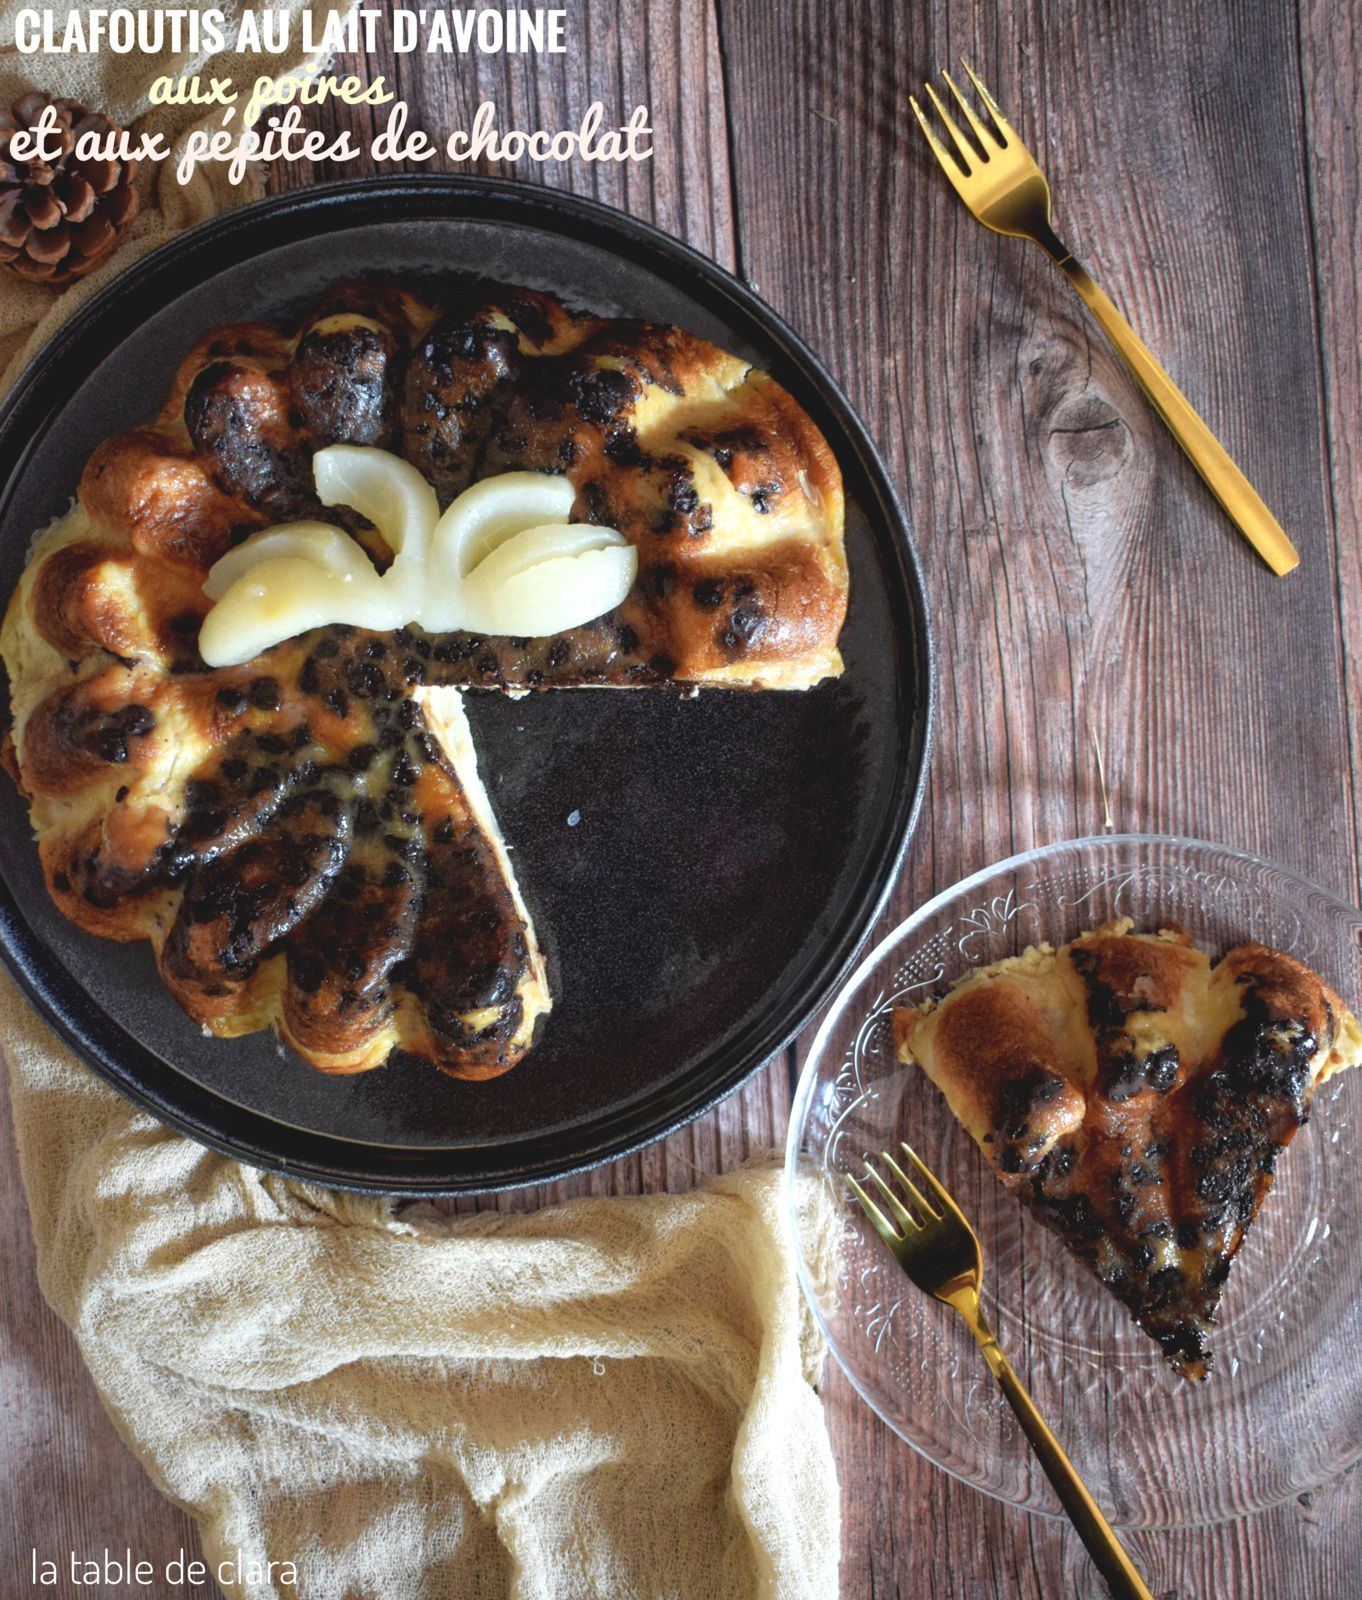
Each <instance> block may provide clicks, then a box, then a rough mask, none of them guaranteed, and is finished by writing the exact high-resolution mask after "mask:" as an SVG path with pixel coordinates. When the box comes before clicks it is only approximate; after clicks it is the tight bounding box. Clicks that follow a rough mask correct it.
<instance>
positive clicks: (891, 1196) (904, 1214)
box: [865, 1161, 922, 1235]
mask: <svg viewBox="0 0 1362 1600" xmlns="http://www.w3.org/2000/svg"><path fill="white" fill-rule="evenodd" d="M865 1175H866V1177H867V1178H869V1179H870V1181H871V1183H873V1184H874V1185H875V1187H876V1188H877V1189H878V1190H879V1191H880V1193H881V1194H882V1195H883V1196H884V1199H885V1203H886V1204H887V1205H888V1207H889V1210H890V1211H891V1212H892V1214H893V1216H894V1220H895V1221H896V1222H897V1223H898V1225H899V1227H901V1228H902V1229H903V1231H904V1234H905V1235H907V1234H910V1233H916V1232H917V1231H918V1229H919V1228H920V1227H921V1226H922V1224H921V1223H920V1222H919V1221H918V1220H917V1218H916V1217H915V1216H914V1215H913V1213H912V1212H911V1211H909V1209H908V1207H907V1206H906V1205H904V1203H903V1201H902V1200H901V1199H900V1198H899V1196H898V1195H896V1194H895V1193H894V1191H893V1190H892V1189H891V1188H890V1187H889V1185H888V1184H887V1183H886V1182H885V1181H884V1179H883V1178H882V1177H881V1176H880V1174H879V1172H878V1171H876V1169H875V1168H874V1167H872V1166H871V1165H870V1163H869V1162H868V1161H867V1162H866V1164H865Z"/></svg>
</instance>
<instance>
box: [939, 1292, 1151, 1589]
mask: <svg viewBox="0 0 1362 1600" xmlns="http://www.w3.org/2000/svg"><path fill="white" fill-rule="evenodd" d="M966 1319H967V1321H968V1322H969V1325H970V1327H971V1329H972V1330H973V1332H974V1337H975V1338H976V1339H977V1340H978V1341H979V1346H980V1348H981V1349H982V1350H983V1352H984V1359H985V1360H986V1361H987V1362H988V1364H989V1366H990V1367H991V1368H992V1370H993V1376H994V1377H995V1378H996V1379H997V1380H998V1382H999V1384H1000V1385H1001V1386H1002V1391H1003V1393H1004V1394H1005V1395H1006V1396H1007V1403H1008V1404H1009V1405H1010V1406H1011V1407H1012V1409H1013V1411H1015V1412H1016V1414H1017V1421H1018V1422H1020V1423H1021V1425H1022V1431H1023V1432H1024V1433H1025V1435H1026V1437H1027V1438H1028V1439H1029V1440H1030V1441H1031V1448H1032V1449H1033V1450H1034V1451H1035V1452H1036V1457H1037V1459H1038V1460H1039V1462H1040V1464H1041V1466H1042V1467H1044V1469H1045V1476H1046V1477H1047V1478H1048V1479H1049V1480H1050V1482H1051V1483H1052V1484H1053V1485H1054V1488H1055V1493H1056V1494H1057V1495H1058V1496H1059V1498H1060V1501H1061V1503H1062V1504H1063V1506H1064V1509H1065V1511H1067V1512H1068V1513H1069V1520H1070V1521H1071V1522H1072V1523H1073V1525H1074V1527H1075V1528H1076V1529H1077V1530H1078V1536H1079V1538H1080V1539H1082V1541H1083V1543H1084V1546H1085V1547H1086V1548H1087V1552H1088V1554H1089V1555H1090V1556H1091V1557H1092V1559H1093V1561H1094V1562H1095V1563H1096V1566H1097V1570H1098V1571H1099V1572H1100V1573H1101V1574H1102V1576H1103V1577H1104V1578H1105V1579H1106V1580H1107V1587H1108V1588H1109V1589H1110V1590H1111V1592H1112V1594H1113V1595H1114V1596H1115V1597H1116V1600H1154V1597H1153V1595H1152V1594H1151V1593H1150V1592H1149V1590H1148V1589H1147V1588H1146V1587H1145V1582H1144V1579H1143V1578H1141V1576H1140V1574H1139V1573H1138V1572H1137V1571H1136V1570H1135V1567H1134V1564H1133V1563H1132V1562H1131V1559H1130V1557H1129V1556H1128V1555H1127V1554H1126V1553H1125V1550H1124V1549H1123V1548H1122V1545H1121V1541H1120V1540H1119V1539H1118V1538H1117V1537H1116V1535H1115V1533H1114V1532H1113V1531H1112V1527H1111V1524H1110V1523H1109V1522H1108V1521H1107V1519H1106V1518H1105V1517H1104V1516H1103V1515H1102V1513H1101V1511H1100V1510H1099V1509H1098V1506H1097V1502H1096V1501H1095V1500H1094V1499H1093V1497H1092V1496H1091V1495H1090V1494H1089V1493H1088V1491H1087V1489H1086V1487H1085V1486H1084V1483H1083V1480H1082V1478H1080V1477H1079V1476H1078V1473H1077V1472H1076V1471H1075V1470H1074V1464H1073V1462H1072V1461H1070V1460H1069V1458H1068V1456H1066V1455H1065V1454H1064V1451H1063V1449H1062V1448H1061V1447H1060V1443H1059V1440H1058V1439H1056V1438H1055V1436H1054V1434H1053V1433H1051V1432H1050V1430H1049V1428H1048V1427H1047V1426H1046V1425H1045V1419H1044V1418H1043V1417H1042V1416H1041V1414H1040V1412H1039V1411H1037V1410H1036V1405H1035V1402H1034V1401H1033V1400H1032V1398H1031V1396H1030V1395H1029V1394H1027V1392H1026V1387H1025V1385H1024V1384H1023V1383H1022V1381H1021V1379H1020V1378H1019V1377H1018V1376H1017V1374H1016V1373H1015V1372H1014V1371H1013V1370H1012V1364H1011V1362H1010V1361H1009V1360H1008V1359H1007V1357H1006V1356H1005V1355H1004V1354H1003V1352H1002V1350H1001V1349H1000V1348H999V1345H998V1341H997V1340H996V1339H995V1338H994V1337H993V1331H992V1329H991V1328H990V1327H989V1326H988V1324H987V1323H986V1322H985V1321H984V1318H983V1314H982V1312H980V1311H979V1310H978V1308H977V1306H976V1307H974V1308H971V1310H969V1311H967V1313H966Z"/></svg>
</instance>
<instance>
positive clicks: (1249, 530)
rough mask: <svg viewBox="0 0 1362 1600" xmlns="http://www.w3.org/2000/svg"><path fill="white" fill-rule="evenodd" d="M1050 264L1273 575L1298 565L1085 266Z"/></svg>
mask: <svg viewBox="0 0 1362 1600" xmlns="http://www.w3.org/2000/svg"><path fill="white" fill-rule="evenodd" d="M1051 253H1052V255H1053V254H1054V252H1051ZM1056 265H1057V266H1058V267H1059V270H1060V271H1061V272H1062V273H1063V274H1064V276H1065V277H1066V278H1067V279H1068V280H1069V282H1070V283H1071V284H1073V286H1074V288H1075V289H1076V290H1077V291H1078V294H1079V297H1080V298H1081V299H1082V301H1083V303H1084V305H1086V306H1087V308H1088V310H1089V311H1091V312H1092V314H1093V316H1094V317H1096V319H1097V321H1098V322H1099V323H1100V324H1101V325H1102V331H1103V332H1104V333H1105V334H1106V336H1107V337H1108V338H1109V339H1110V340H1111V342H1112V343H1113V344H1114V345H1115V346H1116V349H1117V351H1118V352H1119V353H1120V355H1121V356H1122V357H1123V358H1124V360H1125V363H1126V365H1127V366H1128V367H1129V368H1130V370H1131V372H1132V373H1134V375H1135V381H1136V382H1137V383H1138V384H1139V385H1140V387H1141V388H1142V389H1143V390H1144V392H1145V394H1146V395H1147V396H1148V397H1149V401H1150V404H1151V405H1152V406H1153V407H1154V409H1155V411H1157V412H1158V414H1159V415H1160V416H1161V417H1162V418H1163V420H1164V421H1165V422H1166V423H1167V424H1168V429H1169V432H1170V433H1171V434H1172V435H1173V437H1174V438H1175V439H1176V440H1177V442H1178V443H1179V444H1180V445H1181V446H1182V448H1183V449H1184V450H1185V451H1186V452H1187V454H1188V456H1190V457H1191V461H1192V465H1193V466H1194V467H1195V468H1196V469H1197V471H1198V472H1199V473H1200V474H1201V476H1202V477H1203V478H1204V479H1205V480H1206V483H1207V484H1208V485H1209V487H1210V490H1211V493H1212V494H1213V495H1214V496H1215V497H1216V499H1217V500H1219V502H1220V504H1221V505H1222V506H1223V507H1224V508H1225V511H1226V513H1227V514H1228V516H1229V518H1230V520H1231V521H1232V522H1233V523H1234V524H1235V526H1236V527H1237V528H1238V529H1239V531H1240V533H1242V534H1243V535H1244V537H1245V538H1246V539H1247V540H1248V542H1249V543H1250V544H1251V545H1252V546H1253V548H1254V549H1255V550H1256V551H1257V552H1258V554H1259V555H1260V556H1262V558H1263V560H1264V561H1266V562H1267V564H1268V566H1269V567H1271V568H1272V570H1273V571H1274V572H1275V573H1276V574H1277V576H1278V577H1284V576H1285V575H1286V574H1287V573H1288V572H1290V571H1291V569H1292V568H1293V567H1295V566H1297V565H1298V564H1299V562H1300V555H1299V554H1298V553H1297V550H1296V547H1295V545H1293V544H1292V543H1291V541H1290V539H1288V538H1287V536H1286V534H1285V533H1284V532H1283V530H1282V526H1281V524H1280V523H1279V522H1278V521H1277V519H1276V517H1274V516H1273V515H1272V513H1271V512H1270V511H1269V510H1268V509H1267V507H1266V506H1265V505H1264V504H1263V501H1262V498H1261V497H1260V496H1259V494H1258V491H1257V490H1256V489H1255V488H1254V487H1253V485H1252V484H1251V483H1250V482H1249V481H1248V479H1247V478H1246V477H1245V476H1244V474H1243V473H1242V472H1241V471H1240V470H1239V468H1238V467H1237V466H1236V465H1235V464H1234V462H1233V461H1232V460H1231V458H1230V455H1229V452H1228V451H1227V450H1226V449H1225V447H1224V445H1222V444H1221V443H1220V441H1219V439H1217V438H1216V436H1215V435H1214V434H1213V433H1212V432H1211V430H1210V429H1209V428H1208V427H1207V426H1206V424H1205V423H1204V422H1203V421H1202V420H1201V418H1200V417H1199V416H1198V415H1197V413H1196V411H1195V410H1194V409H1193V407H1192V405H1191V402H1190V401H1189V400H1188V399H1187V396H1186V395H1185V394H1183V392H1182V390H1181V389H1179V388H1178V386H1177V384H1175V383H1174V382H1173V380H1172V379H1171V378H1170V377H1169V376H1168V374H1167V373H1166V372H1165V371H1164V370H1163V368H1162V367H1161V366H1160V365H1159V363H1158V362H1157V361H1156V360H1155V359H1154V357H1153V355H1152V354H1151V353H1150V351H1149V348H1148V346H1147V345H1146V344H1145V343H1144V341H1143V340H1142V339H1141V338H1140V336H1139V335H1138V334H1137V333H1136V332H1135V330H1134V329H1133V328H1132V327H1131V326H1130V324H1129V323H1128V322H1127V321H1126V319H1125V318H1124V317H1123V316H1122V315H1121V313H1120V312H1119V311H1118V310H1117V309H1116V307H1115V306H1114V305H1113V304H1112V303H1111V301H1110V299H1108V297H1107V296H1106V295H1105V294H1104V293H1103V292H1102V290H1101V289H1099V288H1098V286H1097V285H1096V284H1095V283H1094V282H1093V280H1092V277H1091V276H1090V274H1089V273H1088V271H1087V269H1086V268H1085V267H1083V266H1082V265H1080V263H1079V262H1077V261H1075V260H1074V258H1073V257H1072V256H1065V257H1064V258H1063V259H1062V260H1056Z"/></svg>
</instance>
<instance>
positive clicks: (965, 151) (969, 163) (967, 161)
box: [922, 83, 980, 173]
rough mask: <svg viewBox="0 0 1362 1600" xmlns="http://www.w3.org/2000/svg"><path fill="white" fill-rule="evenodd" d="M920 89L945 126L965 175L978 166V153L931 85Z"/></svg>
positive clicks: (927, 84)
mask: <svg viewBox="0 0 1362 1600" xmlns="http://www.w3.org/2000/svg"><path fill="white" fill-rule="evenodd" d="M922 87H923V88H924V89H925V90H926V91H927V98H928V99H929V100H930V101H931V102H932V104H933V105H934V106H935V107H936V114H937V116H939V117H940V118H941V120H942V122H944V123H945V124H946V132H947V133H949V134H950V136H951V142H952V143H953V144H954V145H955V148H956V152H957V154H958V155H959V158H960V165H961V166H962V167H963V168H964V169H965V171H966V172H967V173H968V172H972V171H973V170H974V168H975V166H977V165H978V162H979V159H980V157H979V152H978V151H977V150H976V149H975V148H974V146H973V145H972V144H971V143H970V142H969V140H968V139H967V138H966V137H965V136H964V134H963V133H962V132H961V131H960V128H959V126H958V125H957V124H956V121H955V119H954V118H953V117H952V116H951V114H950V112H949V111H947V110H946V107H945V104H944V102H943V101H942V99H941V96H940V95H939V94H938V93H937V92H936V90H935V89H933V88H932V86H931V84H930V83H924V84H923V86H922Z"/></svg>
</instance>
